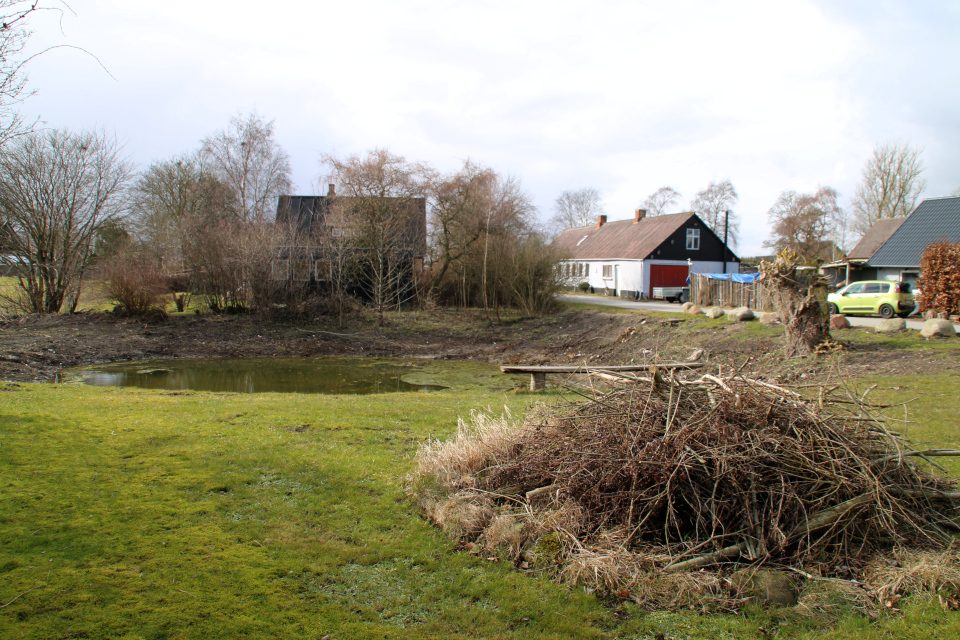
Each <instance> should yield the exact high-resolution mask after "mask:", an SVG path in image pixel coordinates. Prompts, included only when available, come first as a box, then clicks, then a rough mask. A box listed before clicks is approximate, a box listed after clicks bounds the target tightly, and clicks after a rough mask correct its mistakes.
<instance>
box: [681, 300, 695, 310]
mask: <svg viewBox="0 0 960 640" xmlns="http://www.w3.org/2000/svg"><path fill="white" fill-rule="evenodd" d="M692 306H694V305H693V303H692V302H684V303H683V304H682V305H681V306H680V308H681V309H683V310H684V311H687V309H689V308H690V307H692Z"/></svg>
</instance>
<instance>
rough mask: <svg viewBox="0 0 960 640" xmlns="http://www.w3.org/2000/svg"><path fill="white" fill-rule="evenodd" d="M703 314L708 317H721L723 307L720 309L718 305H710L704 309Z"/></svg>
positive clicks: (714, 318)
mask: <svg viewBox="0 0 960 640" xmlns="http://www.w3.org/2000/svg"><path fill="white" fill-rule="evenodd" d="M703 314H704V315H705V316H707V317H708V318H711V319H713V320H716V319H717V318H722V317H723V309H721V308H720V307H710V308H709V309H707V310H706V311H704V312H703Z"/></svg>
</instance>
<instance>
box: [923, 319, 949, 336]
mask: <svg viewBox="0 0 960 640" xmlns="http://www.w3.org/2000/svg"><path fill="white" fill-rule="evenodd" d="M920 335H922V336H923V337H924V338H933V337H938V338H939V337H942V338H952V337H954V336H955V335H957V330H956V329H955V328H954V327H953V324H951V322H950V321H949V320H944V319H943V318H931V319H930V320H927V321H926V322H924V323H923V329H921V330H920Z"/></svg>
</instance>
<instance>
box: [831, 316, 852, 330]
mask: <svg viewBox="0 0 960 640" xmlns="http://www.w3.org/2000/svg"><path fill="white" fill-rule="evenodd" d="M830 328H831V329H849V328H850V321H849V320H847V317H846V316H843V315H840V314H839V313H838V314H835V315H832V316H830Z"/></svg>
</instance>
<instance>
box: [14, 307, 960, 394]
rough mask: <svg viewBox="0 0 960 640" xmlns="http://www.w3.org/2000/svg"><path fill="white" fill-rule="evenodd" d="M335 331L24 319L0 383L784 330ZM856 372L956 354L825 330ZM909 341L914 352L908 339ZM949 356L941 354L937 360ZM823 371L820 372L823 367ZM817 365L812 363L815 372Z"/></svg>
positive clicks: (679, 348)
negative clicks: (204, 364)
mask: <svg viewBox="0 0 960 640" xmlns="http://www.w3.org/2000/svg"><path fill="white" fill-rule="evenodd" d="M390 320H391V322H390V324H389V326H387V327H385V328H382V329H378V328H377V327H376V326H374V324H373V323H372V322H370V321H369V320H368V319H365V318H362V317H358V318H353V319H351V321H350V323H349V324H348V325H347V326H345V327H338V326H336V325H335V324H334V323H331V322H329V321H327V320H325V319H319V320H310V321H301V322H290V321H271V320H269V319H266V318H259V317H255V316H242V315H235V316H215V315H202V316H181V317H174V318H171V319H170V320H168V321H166V322H162V323H158V324H153V323H149V322H142V321H137V320H135V319H130V318H116V317H114V316H112V315H109V314H102V313H82V314H75V315H56V316H52V315H51V316H30V317H24V318H19V319H13V320H7V321H5V322H2V323H0V380H12V381H45V380H50V379H51V378H53V377H54V376H55V375H56V374H57V372H59V371H60V370H61V369H64V368H69V367H75V366H81V365H87V364H95V363H104V362H116V361H122V360H139V359H156V358H198V357H271V356H288V357H289V356H293V357H297V356H299V357H314V356H360V357H363V356H372V357H429V358H439V359H456V360H480V361H488V362H497V363H515V364H572V363H578V364H630V363H638V362H649V361H656V360H685V359H687V358H688V357H689V356H691V355H692V354H693V353H694V352H695V351H697V350H700V349H702V350H703V351H704V356H705V357H707V358H722V359H735V360H737V361H743V360H745V359H747V358H750V357H753V358H763V357H766V356H768V355H769V354H776V353H777V352H778V351H779V350H781V349H782V330H780V329H778V328H762V329H761V328H759V327H757V326H755V324H754V323H730V322H725V321H717V322H712V321H703V320H700V319H692V318H691V317H689V316H683V315H681V314H677V315H675V316H672V315H670V314H647V313H642V312H641V313H605V312H601V311H594V310H570V309H567V310H564V311H561V312H559V313H557V314H554V315H551V316H547V317H545V318H532V319H520V320H506V321H504V322H499V323H498V322H491V321H489V320H488V319H487V318H486V316H485V315H484V314H483V313H482V312H477V311H455V310H445V309H441V310H436V311H431V312H409V313H403V314H396V315H392V316H391V317H390ZM835 333H836V335H835V337H837V338H838V339H839V340H840V341H841V342H843V343H844V344H845V345H846V346H847V351H846V353H845V356H844V357H845V359H846V361H847V363H848V366H850V367H852V368H853V370H855V371H856V373H857V375H867V374H870V373H892V372H911V373H928V372H935V371H942V370H946V369H953V370H957V369H960V363H958V360H957V358H956V357H955V356H956V351H955V350H950V351H946V350H944V349H939V350H925V349H923V348H922V346H921V348H905V347H904V346H903V344H902V343H901V342H898V341H882V340H876V339H870V340H863V339H860V336H862V335H864V334H863V332H861V331H859V330H848V331H838V332H835ZM918 344H920V342H919V339H918ZM947 356H950V357H947ZM821 364H824V365H826V364H828V362H827V360H826V359H823V360H822V361H821ZM814 366H820V365H814Z"/></svg>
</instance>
